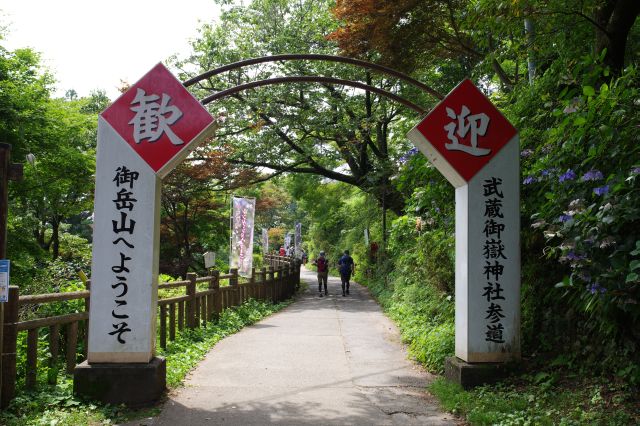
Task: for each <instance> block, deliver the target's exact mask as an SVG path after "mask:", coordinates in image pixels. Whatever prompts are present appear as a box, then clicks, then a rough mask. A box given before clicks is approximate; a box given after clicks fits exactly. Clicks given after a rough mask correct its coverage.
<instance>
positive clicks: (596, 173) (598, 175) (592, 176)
mask: <svg viewBox="0 0 640 426" xmlns="http://www.w3.org/2000/svg"><path fill="white" fill-rule="evenodd" d="M603 178H604V176H602V172H601V171H600V170H596V169H591V170H589V171H588V172H587V173H585V174H584V175H583V176H582V181H583V182H586V181H590V180H601V179H603Z"/></svg>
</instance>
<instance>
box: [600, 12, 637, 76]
mask: <svg viewBox="0 0 640 426" xmlns="http://www.w3.org/2000/svg"><path fill="white" fill-rule="evenodd" d="M639 14H640V1H638V0H607V1H605V2H604V3H603V4H602V6H600V8H598V10H597V11H596V13H595V21H596V23H597V24H598V28H597V29H596V46H595V50H596V54H598V55H599V54H600V53H602V51H604V50H605V49H606V50H607V53H606V54H605V56H604V63H605V64H606V65H608V66H609V67H610V68H611V71H612V72H613V74H615V75H620V74H621V73H622V70H623V68H624V57H625V51H626V48H627V38H628V36H629V31H631V27H632V26H633V24H634V23H635V21H636V18H637V17H638V15H639Z"/></svg>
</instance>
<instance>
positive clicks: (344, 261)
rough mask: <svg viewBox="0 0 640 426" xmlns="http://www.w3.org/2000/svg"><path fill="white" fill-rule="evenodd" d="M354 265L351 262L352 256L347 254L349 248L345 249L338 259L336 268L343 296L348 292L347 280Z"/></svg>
mask: <svg viewBox="0 0 640 426" xmlns="http://www.w3.org/2000/svg"><path fill="white" fill-rule="evenodd" d="M354 267H355V264H354V263H353V258H352V257H351V256H349V250H345V251H344V254H343V255H342V257H341V258H340V260H338V269H339V271H340V279H341V280H342V296H343V297H344V296H346V295H347V294H349V280H350V279H351V274H352V273H353V271H354ZM345 290H346V293H345Z"/></svg>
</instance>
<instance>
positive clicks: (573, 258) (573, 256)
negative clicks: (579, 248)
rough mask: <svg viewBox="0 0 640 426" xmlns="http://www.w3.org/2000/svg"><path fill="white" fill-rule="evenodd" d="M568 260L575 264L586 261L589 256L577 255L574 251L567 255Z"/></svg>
mask: <svg viewBox="0 0 640 426" xmlns="http://www.w3.org/2000/svg"><path fill="white" fill-rule="evenodd" d="M566 257H567V260H571V261H574V262H577V261H579V260H585V259H586V258H587V256H585V255H583V254H577V253H576V252H574V251H570V252H568V253H567V256H566Z"/></svg>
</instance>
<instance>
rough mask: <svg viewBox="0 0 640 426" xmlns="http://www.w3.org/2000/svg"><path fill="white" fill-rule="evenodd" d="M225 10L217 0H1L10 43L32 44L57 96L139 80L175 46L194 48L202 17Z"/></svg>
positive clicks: (182, 50) (113, 94)
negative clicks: (73, 91)
mask: <svg viewBox="0 0 640 426" xmlns="http://www.w3.org/2000/svg"><path fill="white" fill-rule="evenodd" d="M218 16H219V8H218V6H217V5H216V4H215V3H214V2H213V1H212V0H182V1H180V2H176V1H168V0H106V1H105V0H55V1H52V0H2V2H1V3H0V27H2V26H6V27H8V28H7V29H8V33H7V34H6V37H5V39H4V40H1V41H0V45H2V46H4V47H5V48H6V49H8V50H14V49H17V48H22V47H31V48H33V49H34V50H36V51H38V52H40V53H41V54H42V60H43V63H44V64H45V66H47V67H48V68H49V69H50V70H51V72H52V73H53V75H54V77H55V78H56V79H57V80H58V83H56V89H57V90H56V92H55V95H56V96H64V94H65V92H66V91H67V90H68V89H74V90H75V91H76V92H77V93H78V96H81V97H82V96H88V95H89V93H90V92H91V91H92V90H96V89H103V90H105V91H106V92H107V95H108V96H109V97H110V98H111V100H115V99H116V98H117V97H118V96H119V94H120V93H119V92H118V90H117V88H118V87H119V86H120V85H121V83H120V81H121V80H124V81H126V82H128V83H135V82H136V81H137V80H138V79H139V78H141V77H142V76H143V75H144V74H145V73H146V72H147V71H149V70H150V69H151V68H152V67H153V66H154V65H155V64H157V63H158V62H160V61H164V60H165V59H167V58H168V57H169V56H171V55H173V54H178V56H179V57H184V56H186V55H188V54H189V53H190V52H191V49H190V46H189V39H193V38H195V37H196V36H197V34H198V32H197V29H198V28H199V27H200V25H201V23H205V22H211V21H212V20H215V19H217V17H218Z"/></svg>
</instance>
